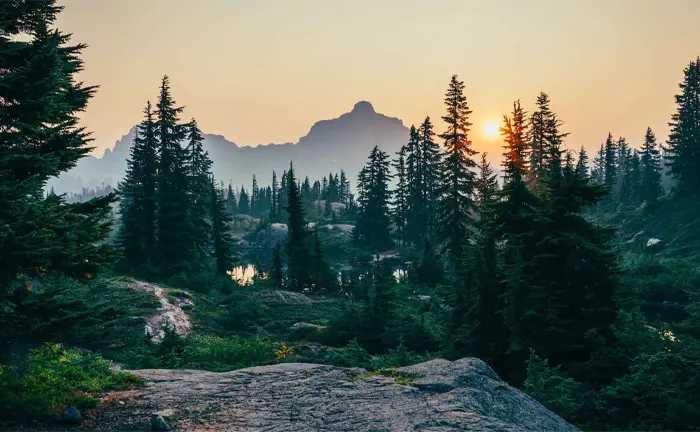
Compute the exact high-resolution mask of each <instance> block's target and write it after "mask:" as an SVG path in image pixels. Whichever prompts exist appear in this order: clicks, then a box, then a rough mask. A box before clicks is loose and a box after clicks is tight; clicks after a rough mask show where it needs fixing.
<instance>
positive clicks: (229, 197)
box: [226, 182, 238, 215]
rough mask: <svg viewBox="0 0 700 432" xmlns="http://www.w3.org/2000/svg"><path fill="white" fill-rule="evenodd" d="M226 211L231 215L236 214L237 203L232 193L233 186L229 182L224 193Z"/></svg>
mask: <svg viewBox="0 0 700 432" xmlns="http://www.w3.org/2000/svg"><path fill="white" fill-rule="evenodd" d="M226 211H228V212H229V214H231V215H235V214H237V213H238V202H237V201H236V194H235V193H234V192H233V185H232V184H231V183H230V182H229V184H228V189H227V192H226Z"/></svg>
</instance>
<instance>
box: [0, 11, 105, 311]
mask: <svg viewBox="0 0 700 432" xmlns="http://www.w3.org/2000/svg"><path fill="white" fill-rule="evenodd" d="M61 10H62V7H60V6H57V5H56V1H54V0H38V1H17V0H14V1H9V2H8V1H5V2H2V4H1V5H0V101H1V102H0V221H1V222H0V263H1V264H0V297H4V296H5V293H6V292H7V291H9V290H10V287H11V284H12V283H14V282H16V281H18V280H19V279H18V275H21V276H22V277H23V278H33V277H35V276H37V275H41V274H43V272H51V271H56V272H60V273H64V274H69V275H71V276H75V277H79V278H83V277H85V275H86V274H94V273H95V272H96V271H98V270H99V269H100V268H102V267H103V266H104V265H106V264H109V263H111V262H113V261H114V259H115V258H116V254H115V250H114V248H113V246H110V245H107V244H105V243H104V242H103V239H104V238H105V237H106V236H107V235H108V234H109V232H110V231H111V221H110V220H109V215H110V205H111V204H112V203H113V202H114V201H115V199H116V198H115V195H114V194H108V195H106V196H104V197H100V198H95V199H92V200H90V201H87V202H83V203H70V204H69V203H67V202H66V201H65V199H64V198H63V197H62V196H60V195H49V196H46V197H45V196H44V187H45V185H46V182H47V180H48V179H49V178H51V177H55V176H58V175H59V174H60V173H62V172H64V171H67V170H69V169H70V168H72V167H74V166H75V165H76V163H77V162H78V160H80V159H81V158H82V157H84V156H86V155H87V154H88V153H89V152H90V150H92V148H91V147H89V146H88V143H89V142H90V140H91V139H90V134H89V133H88V132H87V131H86V130H85V129H84V128H82V127H80V126H79V121H78V120H79V119H78V113H80V112H81V111H83V110H84V109H85V108H86V106H87V103H88V101H89V100H90V98H91V97H92V96H93V95H94V93H95V91H96V87H94V86H86V85H84V84H83V83H82V82H81V81H79V80H77V76H76V74H78V73H79V72H80V71H82V70H83V62H82V59H81V58H80V55H81V51H82V50H83V49H84V48H85V47H86V46H85V45H84V44H76V45H71V44H70V35H67V34H64V33H62V32H61V31H60V30H58V29H50V28H53V27H54V24H55V21H56V18H57V14H58V13H59V12H60V11H61ZM25 281H26V279H25ZM4 309H7V307H4Z"/></svg>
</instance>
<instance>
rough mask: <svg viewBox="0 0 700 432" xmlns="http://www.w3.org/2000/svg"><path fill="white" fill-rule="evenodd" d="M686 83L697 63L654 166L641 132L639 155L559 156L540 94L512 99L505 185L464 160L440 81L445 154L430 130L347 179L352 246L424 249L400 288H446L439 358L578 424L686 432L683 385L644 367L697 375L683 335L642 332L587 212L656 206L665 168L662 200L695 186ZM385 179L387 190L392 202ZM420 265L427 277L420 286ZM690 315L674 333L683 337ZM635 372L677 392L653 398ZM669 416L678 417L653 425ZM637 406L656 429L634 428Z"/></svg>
mask: <svg viewBox="0 0 700 432" xmlns="http://www.w3.org/2000/svg"><path fill="white" fill-rule="evenodd" d="M699 71H700V59H699V60H697V61H695V62H692V63H691V64H690V65H689V66H688V68H686V69H685V80H684V82H683V83H682V84H681V86H680V87H681V93H680V94H679V95H678V96H676V101H677V105H678V109H677V113H676V114H674V116H673V118H672V122H671V127H672V133H671V135H670V137H669V140H668V142H667V146H666V147H665V148H664V149H663V152H664V153H663V155H662V153H661V151H662V150H661V149H660V147H659V144H658V143H657V141H656V138H655V136H654V133H653V132H652V131H651V129H648V130H647V133H646V135H645V140H644V142H643V143H642V145H641V146H640V148H639V149H638V150H635V149H631V148H630V146H629V144H628V143H627V141H626V140H625V139H624V138H620V139H618V140H614V139H613V138H612V136H611V135H610V136H609V137H608V139H607V141H606V143H605V144H604V145H603V146H602V147H601V150H600V151H599V153H598V154H597V156H596V158H595V159H594V161H593V162H592V164H591V166H589V159H588V156H587V154H586V152H585V150H584V149H581V151H579V152H578V157H576V156H575V154H574V152H572V151H570V150H566V149H565V148H564V141H565V138H566V137H567V135H568V134H567V133H566V132H564V131H563V130H562V126H563V122H562V120H561V119H560V118H559V116H558V115H557V114H556V113H555V112H554V111H553V110H552V109H551V104H550V100H549V97H548V96H547V95H546V94H545V93H541V94H540V95H539V96H538V97H537V99H536V102H535V106H534V109H533V110H532V112H530V113H527V112H526V111H525V109H523V108H522V107H521V104H520V101H516V102H515V103H514V104H513V109H512V111H511V113H510V114H508V115H506V116H504V119H503V126H502V128H501V134H502V136H503V139H504V141H505V146H504V153H503V157H504V162H503V167H504V175H503V182H502V187H499V185H498V182H497V181H496V176H495V175H494V173H493V170H492V169H491V167H490V166H489V164H488V163H487V162H486V158H485V155H482V158H481V161H480V162H477V160H475V159H474V157H475V155H476V153H477V152H475V151H474V150H473V149H472V147H471V141H470V139H469V132H470V126H471V122H470V114H471V110H470V109H469V107H468V104H467V101H466V98H465V96H464V93H463V88H464V85H463V83H462V82H460V81H459V80H458V79H457V77H453V78H452V80H451V82H450V85H449V88H448V91H447V93H446V95H445V105H446V115H445V116H444V117H443V120H444V121H445V122H446V123H447V129H446V130H445V132H444V133H443V134H441V135H439V138H441V140H442V144H443V145H442V147H443V150H442V151H440V150H439V149H438V148H437V146H436V145H435V143H434V140H433V136H434V135H433V133H432V125H431V124H430V119H426V121H425V122H424V123H423V124H422V125H421V126H419V127H418V128H415V127H412V128H411V135H410V140H409V143H407V145H406V146H404V147H403V148H402V149H401V151H400V152H399V153H398V154H397V155H396V157H395V158H394V160H393V161H392V160H390V156H389V155H388V154H387V153H385V152H383V151H381V150H380V149H378V148H375V149H373V150H372V152H371V154H370V156H369V160H368V163H367V165H366V166H365V168H364V169H363V170H362V172H361V173H360V175H359V177H358V218H357V226H356V233H355V238H356V240H357V242H358V243H359V244H362V245H364V246H366V247H369V248H371V249H373V250H375V251H379V250H383V249H386V248H388V247H390V246H392V244H393V242H394V239H396V240H398V242H399V243H400V244H402V245H405V246H409V247H413V248H414V249H418V248H420V247H421V246H423V250H424V252H423V255H424V256H423V258H422V259H421V260H420V262H417V263H414V264H413V266H414V267H413V268H414V270H415V272H414V273H415V276H411V275H409V279H410V280H412V281H414V282H416V283H421V284H433V285H434V284H436V283H441V285H439V286H442V287H443V288H444V287H450V292H449V293H448V294H447V295H446V297H445V299H446V300H447V302H448V303H449V305H450V310H451V312H450V314H449V319H447V322H446V324H445V327H446V335H445V340H444V341H443V343H444V349H445V352H446V353H450V355H452V356H454V357H462V356H475V357H479V358H481V359H484V360H485V361H487V362H488V363H489V364H490V365H491V366H492V367H494V369H496V371H497V372H498V373H499V374H500V375H501V376H502V377H504V378H505V379H507V380H509V381H510V382H511V383H515V384H518V385H523V386H524V387H525V388H526V389H527V390H528V391H529V392H530V393H531V394H533V395H535V396H536V397H538V399H540V400H542V401H543V402H545V403H547V404H548V405H549V406H550V407H552V408H553V409H556V410H557V411H558V412H560V413H562V414H563V415H565V416H567V418H568V419H569V420H571V421H574V422H576V423H579V424H586V425H588V426H589V427H594V428H596V427H597V428H603V427H623V428H624V427H643V428H647V427H652V426H654V425H658V424H664V425H666V426H669V425H672V426H671V427H673V428H681V429H683V428H686V429H687V428H691V427H692V425H696V424H697V423H696V421H697V419H698V418H700V417H698V416H699V415H700V412H698V410H696V409H692V408H690V405H688V404H689V403H691V400H692V399H693V398H694V396H693V395H694V394H695V393H694V392H693V391H691V390H689V388H688V386H687V385H686V384H685V383H684V382H683V380H682V378H681V377H680V375H678V374H676V373H675V372H674V373H667V372H668V371H660V370H656V369H655V368H656V367H658V366H659V365H660V364H661V363H663V364H666V365H667V367H668V368H671V369H673V368H676V367H680V365H682V364H685V365H691V364H694V366H692V367H690V368H689V369H685V370H686V372H687V373H688V374H689V375H690V376H692V377H693V378H692V379H693V380H695V379H697V378H698V376H699V369H698V363H697V362H696V361H697V355H698V352H700V351H699V350H698V349H699V347H698V343H697V339H696V338H695V337H694V336H693V334H694V333H696V330H691V331H690V332H689V333H685V336H686V337H685V339H683V340H684V342H683V343H682V344H681V343H675V342H676V340H677V339H674V338H675V336H673V333H669V332H668V331H660V330H657V329H655V328H653V327H650V326H649V325H648V324H647V323H646V320H645V319H644V318H643V316H642V315H640V314H639V312H638V309H637V305H638V304H639V301H640V298H639V297H638V295H639V294H638V293H636V292H634V291H630V289H629V287H624V288H623V287H622V285H621V281H620V274H621V268H620V262H619V256H618V253H617V250H616V248H615V247H614V244H615V235H614V232H613V230H611V229H609V228H606V227H603V226H600V225H598V224H597V222H595V219H592V218H591V217H590V214H591V213H595V212H597V211H608V212H609V211H611V210H613V211H616V209H618V208H620V206H622V207H623V208H624V207H633V208H637V207H639V206H640V205H642V204H645V205H646V206H647V208H648V207H650V206H653V205H654V204H655V203H656V202H657V201H658V200H659V199H660V197H662V196H663V194H664V191H663V188H662V186H661V176H662V165H663V163H664V161H665V163H666V164H668V166H669V168H670V172H671V175H672V177H673V178H674V181H675V186H674V189H673V196H683V195H687V194H691V193H697V192H698V191H699V190H700V176H699V175H698V174H697V169H696V168H697V166H699V165H698V164H700V141H699V140H698V138H697V137H698V136H700V126H699V125H700V122H699V121H698V120H699V119H700V105H698V104H697V101H698V100H700V73H699ZM421 158H423V159H422V160H421ZM392 167H393V170H392ZM392 171H393V172H392ZM392 176H395V177H397V180H398V181H397V182H396V183H397V188H396V189H395V190H393V191H391V190H390V188H389V184H390V179H391V178H392ZM392 232H393V235H392ZM436 252H437V253H441V254H442V259H441V260H440V259H437V256H436ZM436 261H437V262H438V263H439V264H436ZM426 265H429V266H430V267H428V268H431V269H433V271H432V272H429V274H430V273H433V274H437V275H440V278H439V279H438V280H435V278H429V274H426V271H425V269H426V267H425V266H426ZM443 269H444V273H443V272H442V270H443ZM438 270H439V271H438ZM443 274H444V275H445V276H444V278H443V277H442V275H443ZM694 317H695V315H691V316H690V317H688V318H687V320H686V321H682V322H681V323H680V328H681V329H684V331H688V330H687V329H689V328H693V327H694V326H696V325H697V323H695V324H693V323H694V320H695V318H694ZM662 359H663V360H662ZM674 365H675V366H674ZM644 374H649V376H650V377H653V378H650V379H657V380H659V381H660V382H663V385H664V386H667V387H668V388H669V389H674V390H668V391H664V392H658V391H657V390H654V388H653V386H651V385H649V384H647V383H645V382H643V381H642V380H643V376H644ZM667 409H670V410H674V412H675V414H672V415H671V416H670V417H668V418H667V419H665V420H662V418H661V417H662V416H663V414H662V412H663V411H664V410H667ZM645 410H646V411H648V412H649V416H651V417H653V419H646V420H645V419H636V420H635V419H634V418H633V417H634V414H633V413H634V412H642V411H645Z"/></svg>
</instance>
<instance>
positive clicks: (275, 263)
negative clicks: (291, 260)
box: [270, 242, 284, 288]
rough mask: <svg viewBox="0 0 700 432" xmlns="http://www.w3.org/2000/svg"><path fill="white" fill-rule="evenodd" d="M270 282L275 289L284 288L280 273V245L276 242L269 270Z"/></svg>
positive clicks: (282, 274) (282, 275) (281, 273)
mask: <svg viewBox="0 0 700 432" xmlns="http://www.w3.org/2000/svg"><path fill="white" fill-rule="evenodd" d="M270 282H271V283H272V286H274V287H275V288H282V287H283V286H284V272H283V271H282V244H281V243H279V242H277V243H276V244H275V248H274V249H273V250H272V268H271V269H270Z"/></svg>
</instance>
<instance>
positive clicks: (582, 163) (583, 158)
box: [576, 146, 589, 178]
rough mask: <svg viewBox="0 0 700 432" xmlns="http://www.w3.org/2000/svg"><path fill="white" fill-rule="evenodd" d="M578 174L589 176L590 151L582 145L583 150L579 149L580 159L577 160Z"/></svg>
mask: <svg viewBox="0 0 700 432" xmlns="http://www.w3.org/2000/svg"><path fill="white" fill-rule="evenodd" d="M576 175H578V176H579V177H582V178H583V177H585V178H588V177H589V173H588V153H586V149H585V148H583V146H581V150H579V151H578V160H577V161H576Z"/></svg>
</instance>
